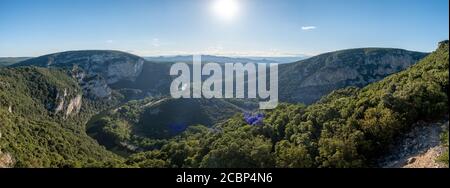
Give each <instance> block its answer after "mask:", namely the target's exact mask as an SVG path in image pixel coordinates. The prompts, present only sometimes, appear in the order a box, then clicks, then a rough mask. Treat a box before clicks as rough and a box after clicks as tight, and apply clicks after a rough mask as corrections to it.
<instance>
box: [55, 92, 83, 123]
mask: <svg viewBox="0 0 450 188" xmlns="http://www.w3.org/2000/svg"><path fill="white" fill-rule="evenodd" d="M69 92H70V91H68V90H67V89H64V92H63V94H60V93H57V95H56V105H55V108H54V112H55V114H58V113H63V114H64V117H65V118H67V117H69V116H70V115H76V114H78V112H80V109H81V104H82V98H83V97H82V94H81V93H77V91H74V92H75V94H76V96H75V97H73V98H69V97H68V96H69ZM72 96H73V95H72Z"/></svg>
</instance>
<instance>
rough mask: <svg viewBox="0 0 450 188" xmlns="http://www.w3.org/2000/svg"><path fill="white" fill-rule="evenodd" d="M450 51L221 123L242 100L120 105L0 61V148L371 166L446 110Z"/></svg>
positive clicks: (58, 155) (20, 157)
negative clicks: (310, 100) (310, 99)
mask: <svg viewBox="0 0 450 188" xmlns="http://www.w3.org/2000/svg"><path fill="white" fill-rule="evenodd" d="M368 53H369V52H368ZM448 56H449V55H448V41H445V42H442V43H440V45H439V48H438V49H437V50H436V51H435V52H434V53H432V54H430V55H428V56H427V57H426V58H424V59H422V60H421V61H420V62H419V63H417V64H415V65H413V66H412V67H411V68H409V69H407V70H405V71H402V72H399V73H396V74H394V75H391V76H388V77H386V78H384V79H383V80H381V81H379V82H376V83H373V84H370V85H368V86H366V87H364V88H361V89H359V88H356V87H349V88H345V89H340V90H336V91H334V92H332V93H331V94H329V95H327V96H325V97H323V98H322V99H321V100H320V101H318V102H316V103H314V104H312V105H309V106H305V105H299V104H281V105H279V107H278V108H276V109H274V110H267V111H261V112H254V113H245V114H241V113H239V114H237V115H235V116H233V117H232V118H230V119H228V120H225V121H221V120H223V119H225V118H224V117H228V116H230V115H232V114H234V113H235V112H239V111H241V110H243V109H242V107H244V106H245V104H243V103H242V101H233V100H231V101H222V100H220V101H215V100H211V101H209V100H208V101H205V100H170V99H169V100H164V97H158V96H153V97H149V98H147V99H144V100H138V101H129V102H128V103H126V104H121V105H118V104H119V103H118V102H117V101H116V100H115V98H116V97H115V96H113V97H112V100H106V99H105V100H102V99H90V98H87V97H84V94H83V89H82V88H81V87H80V86H79V83H77V81H76V80H75V79H73V78H71V77H69V76H68V75H73V74H71V72H65V71H70V70H56V69H52V68H36V67H28V66H27V67H16V68H1V69H0V120H1V121H0V133H1V136H0V148H1V152H2V154H1V155H2V156H8V157H9V156H11V157H12V158H13V160H14V166H15V167H249V168H250V167H255V168H258V167H367V166H375V165H376V164H375V162H374V161H375V159H377V158H378V157H379V156H380V155H382V154H383V153H384V151H385V150H386V149H387V147H388V146H389V144H390V143H392V141H393V139H394V138H395V137H396V136H398V135H400V134H402V133H403V132H404V131H407V130H408V129H410V128H411V126H412V125H413V124H414V122H416V121H418V120H425V121H427V120H433V119H435V118H442V116H444V115H446V114H448V107H447V106H448V93H449V88H448V84H449V74H448V68H449V62H448ZM144 66H145V65H144ZM148 70H149V71H150V72H151V70H152V69H148ZM395 70H397V69H395ZM155 71H157V70H155ZM141 76H142V75H141ZM144 77H145V75H144ZM144 77H143V78H142V79H140V78H137V79H136V80H137V81H139V80H142V81H144V80H145V79H144ZM369 80H370V79H369ZM163 82H166V80H163ZM135 83H138V82H135ZM142 83H144V82H142ZM122 84H123V85H128V84H127V83H126V82H121V81H119V82H116V83H115V85H114V84H113V85H111V87H112V88H113V89H117V90H120V89H121V88H122V87H121V86H120V85H122ZM157 85H159V83H157V82H155V86H157ZM139 87H140V85H139V84H138V85H137V86H136V88H132V89H140V88H139ZM156 88H157V87H156ZM121 92H122V94H124V93H126V92H127V91H123V90H122V91H121ZM149 92H151V91H149ZM280 92H281V91H280ZM113 94H114V95H116V92H113ZM144 96H145V95H144ZM125 97H127V96H125ZM104 110H106V111H104ZM101 111H104V112H103V113H100V114H97V113H99V112H101ZM95 114H97V115H96V116H94V118H92V119H91V117H92V116H93V115H95ZM186 118H187V119H186ZM89 119H91V121H90V122H89V123H88V125H87V126H88V127H85V124H86V123H87V122H88V120H89ZM172 120H179V121H174V122H172ZM192 124H203V125H194V126H192ZM86 131H87V132H89V135H91V136H92V137H94V138H96V139H97V140H99V141H100V142H101V144H103V145H105V146H106V147H107V148H108V149H109V150H110V151H108V150H107V149H105V148H104V147H103V146H101V145H100V144H98V143H97V142H96V141H95V140H94V139H93V138H91V137H90V136H88V134H86ZM108 144H109V145H108ZM117 146H120V147H122V148H126V149H127V150H126V151H127V152H126V153H122V152H123V150H117V149H119V148H117ZM122 148H121V149H122ZM113 152H115V153H118V154H124V155H123V157H121V156H118V155H117V154H115V153H113ZM130 154H131V155H130ZM0 157H1V156H0ZM3 158H5V157H3Z"/></svg>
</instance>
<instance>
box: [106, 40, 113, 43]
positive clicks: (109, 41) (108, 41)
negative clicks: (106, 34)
mask: <svg viewBox="0 0 450 188" xmlns="http://www.w3.org/2000/svg"><path fill="white" fill-rule="evenodd" d="M105 42H106V43H108V44H112V43H114V41H113V40H107V41H105Z"/></svg>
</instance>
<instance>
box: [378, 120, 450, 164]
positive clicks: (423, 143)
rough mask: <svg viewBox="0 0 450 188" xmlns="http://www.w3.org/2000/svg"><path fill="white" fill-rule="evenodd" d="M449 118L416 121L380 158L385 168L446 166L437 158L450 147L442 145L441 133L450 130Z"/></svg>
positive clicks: (380, 162)
mask: <svg viewBox="0 0 450 188" xmlns="http://www.w3.org/2000/svg"><path fill="white" fill-rule="evenodd" d="M448 125H449V122H448V120H446V121H444V122H438V123H425V122H419V123H416V124H415V125H413V126H414V128H413V129H412V130H411V131H409V132H408V133H406V134H405V135H403V136H401V137H399V138H398V139H397V141H396V142H395V143H394V144H393V145H392V146H391V147H390V151H389V153H388V154H387V155H386V156H383V157H382V158H381V159H380V160H379V163H378V164H379V166H380V167H384V168H444V167H446V165H445V164H442V163H439V162H437V161H436V159H437V158H438V157H439V156H440V155H441V154H442V153H443V152H444V151H445V150H446V149H447V150H448V148H445V147H443V146H441V139H440V135H441V133H442V132H443V131H445V130H448Z"/></svg>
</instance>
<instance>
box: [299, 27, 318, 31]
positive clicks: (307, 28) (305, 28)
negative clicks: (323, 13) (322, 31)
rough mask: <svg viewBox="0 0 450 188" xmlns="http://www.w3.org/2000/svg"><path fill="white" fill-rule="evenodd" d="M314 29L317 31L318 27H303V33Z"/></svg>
mask: <svg viewBox="0 0 450 188" xmlns="http://www.w3.org/2000/svg"><path fill="white" fill-rule="evenodd" d="M313 29H317V27H316V26H302V30H303V31H308V30H313Z"/></svg>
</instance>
